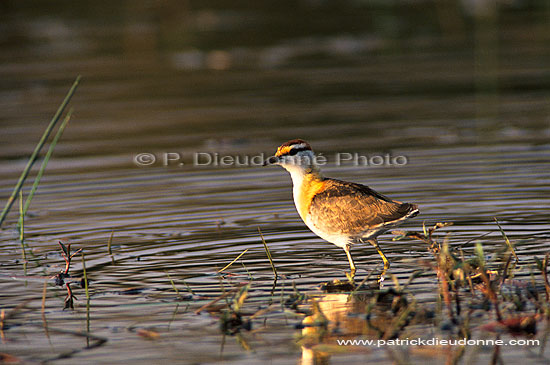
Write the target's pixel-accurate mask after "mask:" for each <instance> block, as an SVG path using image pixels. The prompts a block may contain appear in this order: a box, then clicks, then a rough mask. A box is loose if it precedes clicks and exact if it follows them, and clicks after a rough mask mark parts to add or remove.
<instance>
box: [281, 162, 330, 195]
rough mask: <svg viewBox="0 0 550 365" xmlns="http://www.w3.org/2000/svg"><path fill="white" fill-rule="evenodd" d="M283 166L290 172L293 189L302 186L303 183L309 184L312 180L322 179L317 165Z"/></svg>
mask: <svg viewBox="0 0 550 365" xmlns="http://www.w3.org/2000/svg"><path fill="white" fill-rule="evenodd" d="M283 167H284V168H285V169H286V170H287V171H288V172H289V173H290V177H291V178H292V185H294V189H296V187H302V186H303V185H304V184H311V183H312V182H314V181H322V180H323V176H322V175H321V170H320V169H319V167H318V166H317V165H308V166H300V165H285V166H283Z"/></svg>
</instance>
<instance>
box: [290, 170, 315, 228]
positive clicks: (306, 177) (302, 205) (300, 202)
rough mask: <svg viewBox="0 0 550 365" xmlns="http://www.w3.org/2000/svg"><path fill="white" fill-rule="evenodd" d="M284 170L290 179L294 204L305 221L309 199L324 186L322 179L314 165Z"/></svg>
mask: <svg viewBox="0 0 550 365" xmlns="http://www.w3.org/2000/svg"><path fill="white" fill-rule="evenodd" d="M285 168H286V169H287V171H288V172H289V173H290V176H291V177H292V185H293V189H292V195H293V196H294V204H295V205H296V209H297V210H298V213H299V214H300V216H301V217H302V219H304V221H305V219H306V215H307V212H308V210H309V206H310V204H311V199H313V196H314V195H315V194H316V193H317V192H318V191H319V190H320V189H321V190H322V187H323V186H324V177H323V176H322V175H321V171H320V170H319V168H318V167H317V166H315V165H312V166H308V167H305V168H304V167H302V166H288V167H287V166H285Z"/></svg>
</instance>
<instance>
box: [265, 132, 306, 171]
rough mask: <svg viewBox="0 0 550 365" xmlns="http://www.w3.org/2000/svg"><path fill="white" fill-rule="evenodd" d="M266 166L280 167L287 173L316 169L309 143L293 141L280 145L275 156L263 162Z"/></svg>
mask: <svg viewBox="0 0 550 365" xmlns="http://www.w3.org/2000/svg"><path fill="white" fill-rule="evenodd" d="M267 165H281V166H282V167H284V168H285V169H286V170H288V171H293V170H296V169H299V170H308V169H316V165H315V154H314V153H313V151H312V149H311V146H310V145H309V143H307V142H306V141H304V140H303V139H293V140H291V141H288V142H285V143H283V144H282V145H280V146H279V148H277V152H276V153H275V155H273V156H271V157H269V158H268V159H267V160H265V162H264V166H267Z"/></svg>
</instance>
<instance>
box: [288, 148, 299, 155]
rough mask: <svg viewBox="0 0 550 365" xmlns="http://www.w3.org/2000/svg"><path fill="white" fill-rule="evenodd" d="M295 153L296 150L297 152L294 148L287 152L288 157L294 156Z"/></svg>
mask: <svg viewBox="0 0 550 365" xmlns="http://www.w3.org/2000/svg"><path fill="white" fill-rule="evenodd" d="M297 153H298V150H297V149H296V148H294V149H291V150H290V151H289V152H288V154H289V155H290V156H294V155H295V154H297Z"/></svg>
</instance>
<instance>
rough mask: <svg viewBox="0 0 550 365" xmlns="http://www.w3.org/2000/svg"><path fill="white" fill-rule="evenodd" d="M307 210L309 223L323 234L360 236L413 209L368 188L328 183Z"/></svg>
mask: <svg viewBox="0 0 550 365" xmlns="http://www.w3.org/2000/svg"><path fill="white" fill-rule="evenodd" d="M325 181H326V185H325V186H326V188H325V189H323V191H321V192H319V193H318V194H316V195H315V197H314V198H313V200H312V202H311V205H310V207H309V213H310V214H309V217H310V219H311V221H312V223H313V224H314V225H315V226H316V227H319V228H320V229H322V230H324V231H329V232H333V233H339V234H348V235H350V236H361V235H363V234H367V233H368V232H373V230H378V229H382V228H383V227H385V226H387V225H391V224H392V223H396V222H398V221H400V220H402V219H403V218H405V217H407V216H408V215H411V214H412V213H414V211H416V210H417V207H416V205H414V204H409V203H401V202H399V201H396V200H391V199H389V198H387V197H385V196H384V195H382V194H380V193H378V192H376V191H374V190H372V189H371V188H369V187H368V186H365V185H361V184H355V183H349V182H345V181H340V180H334V179H327V180H325Z"/></svg>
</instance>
